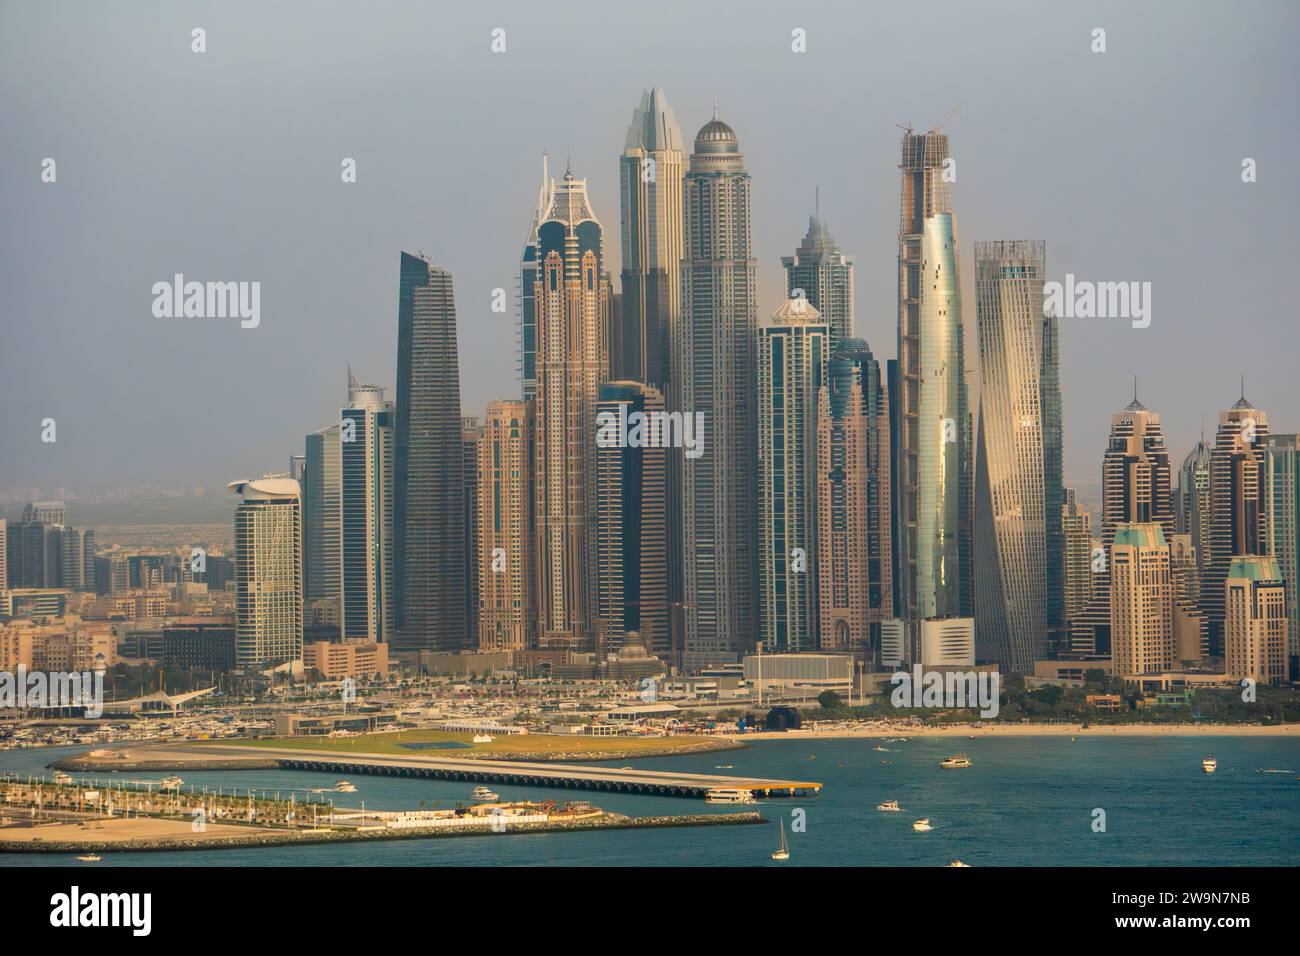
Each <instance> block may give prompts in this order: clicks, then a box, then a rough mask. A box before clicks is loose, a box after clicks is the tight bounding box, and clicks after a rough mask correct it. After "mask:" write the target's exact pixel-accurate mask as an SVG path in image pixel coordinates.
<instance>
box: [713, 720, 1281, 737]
mask: <svg viewBox="0 0 1300 956" xmlns="http://www.w3.org/2000/svg"><path fill="white" fill-rule="evenodd" d="M727 737H728V739H732V740H737V741H740V740H852V739H858V738H867V739H871V738H882V737H974V738H975V739H977V740H978V739H983V738H990V737H1300V724H1091V725H1089V726H1088V727H1084V726H1083V725H1082V724H997V723H985V722H981V723H977V724H955V725H952V726H926V725H923V724H904V723H898V724H877V723H872V724H867V725H863V726H861V727H832V728H821V727H812V728H806V729H805V728H800V729H798V730H787V731H757V732H752V733H746V734H729V735H727Z"/></svg>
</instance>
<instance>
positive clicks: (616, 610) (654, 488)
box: [595, 382, 672, 655]
mask: <svg viewBox="0 0 1300 956" xmlns="http://www.w3.org/2000/svg"><path fill="white" fill-rule="evenodd" d="M663 411H664V399H663V395H662V394H661V393H660V392H659V390H658V389H655V388H651V387H650V386H647V385H642V384H641V383H639V382H607V383H605V384H604V385H602V386H601V387H600V398H599V400H598V401H597V403H596V416H597V417H596V421H597V424H598V427H599V426H600V423H602V422H605V423H608V422H628V423H629V424H628V435H629V441H628V443H627V444H623V443H621V442H601V441H600V440H599V438H598V441H597V447H596V469H595V483H596V575H597V577H596V616H597V620H598V621H599V622H600V624H601V626H602V627H603V629H604V635H605V641H606V644H607V646H609V647H612V648H617V647H621V646H623V645H624V644H626V643H632V642H633V639H632V638H630V637H629V636H628V635H629V634H632V633H635V635H636V640H638V641H639V643H640V644H641V646H643V647H644V648H645V649H646V650H648V651H650V652H651V653H653V654H656V655H660V654H663V655H668V654H670V653H671V651H672V645H671V642H670V637H671V635H670V634H669V632H668V533H667V532H668V529H667V527H666V524H667V512H666V509H665V506H664V502H665V494H666V491H667V488H666V471H667V469H666V465H667V458H668V455H669V453H670V449H668V448H666V447H663V444H664V443H663V442H662V441H658V440H655V441H651V440H650V436H651V429H652V428H654V427H655V426H653V424H652V423H653V422H654V421H655V420H656V417H655V416H657V415H662V413H663ZM638 413H639V414H638ZM642 416H645V417H644V418H643V417H642ZM658 420H660V421H662V418H660V419H658ZM637 422H640V423H641V425H642V429H641V431H640V435H641V439H640V440H639V441H638V442H637V443H633V442H632V441H631V440H630V436H631V435H633V434H636V432H634V431H633V429H635V428H636V427H637V425H636V423H637ZM604 427H605V428H607V429H608V428H609V427H610V426H609V425H608V424H606V425H605V426H604ZM661 431H662V430H658V429H657V432H661Z"/></svg>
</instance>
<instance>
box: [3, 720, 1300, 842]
mask: <svg viewBox="0 0 1300 956" xmlns="http://www.w3.org/2000/svg"><path fill="white" fill-rule="evenodd" d="M876 747H885V748H888V751H889V752H881V751H878V750H876V749H874V748H876ZM88 749H89V748H87V747H60V748H44V749H27V750H12V751H3V752H0V772H6V771H8V772H20V773H22V774H23V775H24V776H25V775H26V774H28V773H44V774H46V775H48V774H49V773H50V771H48V770H46V769H45V766H46V765H47V764H48V763H49V762H51V761H53V760H56V759H58V758H60V757H62V756H64V755H65V754H72V753H81V752H84V751H86V750H88ZM958 750H961V751H963V752H965V753H966V754H967V755H969V757H970V758H971V761H972V763H973V766H972V767H971V768H969V769H965V770H943V769H941V768H940V767H939V761H940V760H941V759H942V758H943V757H945V756H947V755H948V754H950V753H953V752H955V751H958ZM1210 753H1213V754H1214V755H1215V757H1217V758H1218V762H1219V770H1218V772H1217V773H1215V774H1206V773H1203V772H1202V771H1201V760H1202V758H1203V757H1205V756H1206V755H1207V754H1210ZM886 760H887V761H890V763H889V764H888V765H884V764H882V761H886ZM613 763H614V765H617V766H623V765H628V764H629V761H627V760H619V761H614V762H613ZM633 763H634V765H635V766H636V767H637V768H645V769H656V768H665V769H676V770H686V771H691V770H693V771H701V772H704V771H708V772H715V768H717V767H718V766H719V765H725V764H731V765H732V768H731V769H729V770H722V771H716V772H721V773H734V774H736V775H742V774H747V775H753V776H761V777H777V778H783V779H799V780H813V781H820V782H821V783H822V784H823V785H824V786H823V789H822V793H821V795H820V796H818V797H814V798H806V799H795V800H788V799H783V800H769V801H763V802H760V803H759V805H758V809H760V810H761V812H762V813H763V815H764V816H765V817H766V818H767V819H768V820H769V821H771V822H770V823H768V824H766V825H756V826H736V827H689V828H680V829H647V830H610V831H603V832H602V831H594V832H580V833H549V834H527V835H512V834H501V835H496V834H492V835H483V836H473V837H459V838H454V839H447V838H440V839H428V840H399V841H394V842H358V843H343V844H335V845H324V846H301V847H266V848H256V849H238V850H201V851H185V852H175V853H162V852H159V853H112V852H107V851H106V852H103V861H102V862H101V863H98V864H95V865H96V866H101V867H102V866H109V865H121V866H133V865H160V864H166V865H169V866H232V865H239V866H258V865H261V866H285V865H305V866H330V867H335V866H347V865H350V864H357V865H372V866H446V865H453V866H454V865H458V864H459V865H501V866H547V865H564V866H607V865H632V866H725V865H736V866H817V865H821V866H943V865H946V864H947V863H949V862H950V861H951V860H954V859H960V860H962V861H963V862H965V863H968V864H970V865H971V866H1013V865H1014V866H1176V865H1185V866H1278V865H1286V866H1295V865H1297V864H1300V779H1298V778H1300V738H1296V737H1272V738H1268V737H1183V736H1167V737H1155V736H1153V737H1125V738H1115V737H1088V736H1081V737H1079V738H1077V739H1076V740H1071V739H1070V738H1069V737H998V738H985V739H980V740H977V741H971V740H967V739H965V738H960V737H959V738H934V737H930V738H925V737H914V738H910V739H908V740H907V741H906V742H886V741H880V740H873V739H867V738H861V739H854V740H788V741H786V740H780V741H759V742H755V743H754V744H752V745H750V747H748V748H747V749H743V750H735V751H723V752H718V753H711V754H694V755H685V756H677V757H658V758H647V759H643V760H636V761H634V762H633ZM1262 769H1274V770H1284V771H1288V772H1285V773H1261V772H1259V771H1260V770H1262ZM78 776H82V777H85V778H87V779H91V780H94V779H98V780H111V779H113V778H114V776H115V775H112V774H108V775H105V774H82V775H78ZM122 776H123V777H126V778H128V779H132V780H145V779H159V778H161V777H163V776H165V774H162V773H135V772H131V773H124V774H122ZM183 776H184V777H185V783H186V786H187V787H188V786H190V785H197V786H198V787H199V788H202V787H203V786H205V785H206V786H209V787H211V788H213V789H216V788H217V787H225V788H229V787H231V786H232V785H233V786H237V787H238V788H239V789H240V791H241V792H242V791H244V790H245V789H246V788H248V787H253V788H255V789H266V790H269V791H272V792H274V791H276V790H280V791H281V796H282V797H287V791H288V790H289V789H302V790H305V789H310V788H312V787H331V786H333V784H334V780H335V775H333V774H320V773H309V772H304V771H290V770H243V771H225V772H219V771H213V772H184V773H183ZM351 779H352V782H353V783H354V784H356V786H357V792H356V793H350V794H330V797H332V798H333V799H334V801H335V803H336V805H337V806H351V807H356V806H359V805H360V804H361V802H362V801H364V802H365V805H366V807H367V808H375V809H393V810H396V809H413V808H416V807H418V806H419V804H420V802H421V801H426V805H431V804H433V803H434V802H435V801H437V802H440V803H441V805H442V806H443V807H447V806H453V805H455V803H456V802H458V801H463V802H468V801H469V791H470V790H471V789H472V787H473V786H474V785H473V784H472V783H454V782H442V781H434V780H418V779H407V778H396V777H378V776H356V777H352V778H351ZM495 789H497V790H498V791H499V792H500V793H501V796H502V798H503V799H531V800H537V799H543V798H556V799H561V800H574V799H585V800H590V801H591V802H593V803H595V804H596V805H598V806H601V807H604V808H606V809H609V810H614V811H618V812H620V813H626V814H630V815H637V816H640V815H650V814H673V813H698V812H704V811H706V809H707V811H708V812H715V811H716V812H719V813H726V812H729V810H730V808H727V807H717V806H712V805H708V804H704V803H702V802H699V801H695V800H684V799H678V798H671V797H649V796H639V795H634V794H621V793H602V792H587V791H575V790H552V789H549V788H540V787H511V786H504V785H503V786H499V787H496V788H495ZM299 799H302V796H301V795H300V797H299ZM317 799H319V798H317ZM885 800H897V801H899V804H900V805H901V807H902V809H903V812H901V813H884V812H880V811H877V810H876V805H877V804H878V803H881V802H883V801H885ZM1097 810H1102V811H1104V812H1105V816H1104V822H1105V829H1104V832H1097V830H1095V829H1094V828H1095V827H1096V826H1097V824H1098V822H1099V821H1100V820H1101V819H1102V818H1101V817H1100V816H1099V815H1098V814H1097V813H1096V812H1095V811H1097ZM920 817H929V819H930V823H931V825H932V826H933V827H934V829H933V830H932V831H930V832H928V833H917V832H914V831H913V830H912V821H913V820H916V819H918V818H920ZM778 818H783V819H784V821H785V829H786V834H787V838H788V840H789V844H790V860H789V861H787V862H785V863H776V862H773V861H772V860H771V858H770V857H771V852H772V850H774V849H775V848H776V846H777V844H778V843H779V842H780V835H779V833H778V832H777V826H776V821H777V819H778ZM69 864H75V861H74V860H73V857H72V855H71V854H62V855H58V854H50V855H46V854H0V866H50V865H69Z"/></svg>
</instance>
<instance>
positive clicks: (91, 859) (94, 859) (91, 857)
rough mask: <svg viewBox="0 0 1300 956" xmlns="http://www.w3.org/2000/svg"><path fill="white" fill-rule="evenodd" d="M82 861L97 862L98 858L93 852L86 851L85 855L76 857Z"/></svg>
mask: <svg viewBox="0 0 1300 956" xmlns="http://www.w3.org/2000/svg"><path fill="white" fill-rule="evenodd" d="M77 859H78V860H80V861H81V862H82V863H98V862H99V860H100V858H99V857H97V856H96V855H95V854H93V853H87V854H86V855H85V856H79V857H77Z"/></svg>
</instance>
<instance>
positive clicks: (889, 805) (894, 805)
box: [876, 800, 901, 813]
mask: <svg viewBox="0 0 1300 956" xmlns="http://www.w3.org/2000/svg"><path fill="white" fill-rule="evenodd" d="M876 809H877V810H884V811H885V812H886V813H899V812H901V808H900V807H899V806H898V801H897V800H886V801H885V802H884V803H878V804H876Z"/></svg>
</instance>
